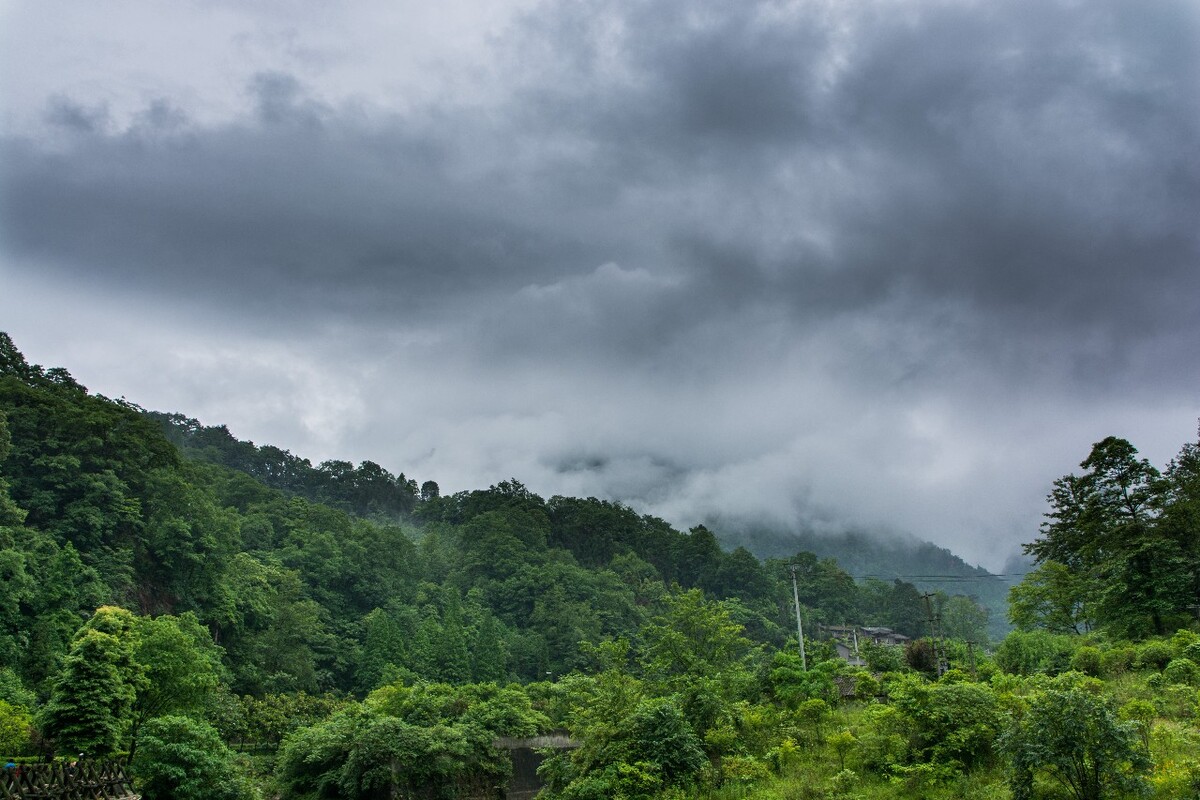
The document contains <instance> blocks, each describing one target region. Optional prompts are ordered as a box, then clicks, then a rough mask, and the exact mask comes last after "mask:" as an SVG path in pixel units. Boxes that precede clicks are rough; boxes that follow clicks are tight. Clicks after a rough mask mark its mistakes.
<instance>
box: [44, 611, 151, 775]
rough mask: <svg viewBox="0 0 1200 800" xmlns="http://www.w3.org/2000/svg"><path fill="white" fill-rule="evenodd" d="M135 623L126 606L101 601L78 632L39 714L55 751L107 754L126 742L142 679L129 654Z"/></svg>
mask: <svg viewBox="0 0 1200 800" xmlns="http://www.w3.org/2000/svg"><path fill="white" fill-rule="evenodd" d="M134 625H135V620H134V617H133V615H132V614H130V613H129V612H128V611H126V610H125V609H122V608H115V607H112V606H105V607H102V608H99V609H97V610H96V613H95V615H94V616H93V617H92V619H90V620H89V621H88V623H87V624H86V625H84V627H83V628H81V629H80V631H79V633H78V634H77V635H76V637H75V640H74V641H73V642H72V644H71V651H70V652H69V653H68V654H67V657H66V658H65V659H64V661H63V666H62V669H60V670H59V673H58V676H57V677H56V678H55V680H54V686H53V690H52V691H51V694H50V700H49V702H48V703H47V704H46V707H45V708H44V709H43V712H42V715H41V726H40V727H41V728H42V730H43V731H44V732H45V734H46V735H47V736H49V737H51V738H52V739H53V740H54V741H55V742H56V745H57V747H58V750H59V752H67V753H84V754H86V755H89V756H105V755H109V754H111V753H115V752H117V751H118V750H119V749H120V747H121V745H122V744H123V743H124V741H125V735H126V732H127V730H128V727H129V724H130V722H131V716H132V711H133V705H134V701H135V699H136V698H137V690H138V688H139V687H140V686H141V685H142V682H143V680H144V678H143V676H142V675H141V671H140V669H139V668H138V665H137V663H136V662H135V661H134V657H133V643H132V635H131V633H132V630H133V627H134Z"/></svg>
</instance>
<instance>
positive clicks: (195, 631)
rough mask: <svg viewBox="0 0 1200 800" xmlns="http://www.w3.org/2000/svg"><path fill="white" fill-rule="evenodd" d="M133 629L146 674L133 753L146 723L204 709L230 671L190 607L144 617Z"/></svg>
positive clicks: (137, 703)
mask: <svg viewBox="0 0 1200 800" xmlns="http://www.w3.org/2000/svg"><path fill="white" fill-rule="evenodd" d="M133 634H134V647H133V659H134V661H135V662H136V664H137V665H138V667H139V669H140V673H141V680H140V681H139V684H138V690H137V694H136V697H135V699H134V703H133V709H132V714H131V718H130V736H129V738H130V744H129V754H130V757H133V756H134V755H135V754H136V751H137V742H138V736H139V732H140V729H141V727H142V726H143V725H144V724H145V723H147V722H148V721H149V720H151V719H153V718H155V717H160V716H166V715H170V714H187V715H191V716H199V715H201V714H203V713H204V712H205V710H206V709H207V705H208V700H209V696H210V693H212V692H213V691H215V690H216V688H217V687H218V686H219V685H220V684H221V682H222V678H223V677H224V674H225V668H224V665H223V664H222V663H221V655H222V651H221V649H220V648H219V647H217V646H216V645H215V644H213V641H212V639H211V638H210V636H209V634H208V631H207V630H206V629H205V628H204V627H203V626H202V625H201V624H200V622H199V621H198V620H197V619H196V616H195V615H194V614H192V613H191V612H187V613H185V614H182V615H180V616H178V617H173V616H170V615H162V616H159V617H156V618H150V617H142V618H139V619H137V620H136V623H135V626H134V632H133Z"/></svg>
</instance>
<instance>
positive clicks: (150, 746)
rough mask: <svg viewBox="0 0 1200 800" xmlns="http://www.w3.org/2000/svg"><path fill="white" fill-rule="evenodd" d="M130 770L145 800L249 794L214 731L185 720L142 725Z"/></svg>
mask: <svg viewBox="0 0 1200 800" xmlns="http://www.w3.org/2000/svg"><path fill="white" fill-rule="evenodd" d="M131 769H132V771H133V774H134V778H135V780H136V781H137V785H138V786H139V787H140V789H141V792H142V797H144V798H145V799H146V800H243V798H249V797H252V796H253V794H252V792H251V790H250V789H249V787H248V786H247V784H246V782H245V780H244V778H243V777H242V776H241V774H240V771H239V769H238V767H237V765H236V756H235V755H234V753H233V752H232V751H231V750H230V749H229V748H228V747H226V746H225V743H224V742H222V741H221V737H220V736H219V735H218V734H217V731H216V729H214V728H213V727H212V726H211V725H208V724H207V723H204V722H198V721H196V720H193V719H189V718H188V717H160V718H158V719H152V720H150V721H149V722H147V723H146V725H145V727H143V729H142V733H141V736H140V737H139V743H138V750H137V755H136V756H134V760H133V764H132V765H131Z"/></svg>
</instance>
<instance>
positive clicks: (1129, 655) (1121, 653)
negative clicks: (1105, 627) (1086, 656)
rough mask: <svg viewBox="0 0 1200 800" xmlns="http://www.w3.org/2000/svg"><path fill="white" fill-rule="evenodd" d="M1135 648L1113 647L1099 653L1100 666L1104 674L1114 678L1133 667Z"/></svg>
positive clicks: (1135, 656) (1135, 655) (1135, 654)
mask: <svg viewBox="0 0 1200 800" xmlns="http://www.w3.org/2000/svg"><path fill="white" fill-rule="evenodd" d="M1136 659H1137V650H1136V649H1134V648H1132V647H1114V648H1112V649H1110V650H1105V651H1103V652H1102V653H1101V654H1100V668H1101V670H1102V672H1103V673H1104V675H1105V676H1107V677H1109V678H1116V677H1119V676H1121V675H1124V674H1125V673H1126V672H1129V670H1131V669H1133V662H1134V661H1135V660H1136Z"/></svg>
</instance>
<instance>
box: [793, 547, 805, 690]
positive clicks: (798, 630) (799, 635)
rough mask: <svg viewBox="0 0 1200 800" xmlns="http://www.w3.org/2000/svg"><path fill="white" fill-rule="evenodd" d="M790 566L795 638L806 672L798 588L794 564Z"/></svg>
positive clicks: (802, 665) (801, 666) (802, 666)
mask: <svg viewBox="0 0 1200 800" xmlns="http://www.w3.org/2000/svg"><path fill="white" fill-rule="evenodd" d="M790 566H791V568H792V599H793V600H795V601H796V638H797V639H799V640H800V668H801V669H803V670H804V671H805V672H808V659H807V658H805V656H804V626H803V625H801V624H800V590H799V589H798V588H797V587H796V565H795V564H791V565H790Z"/></svg>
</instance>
